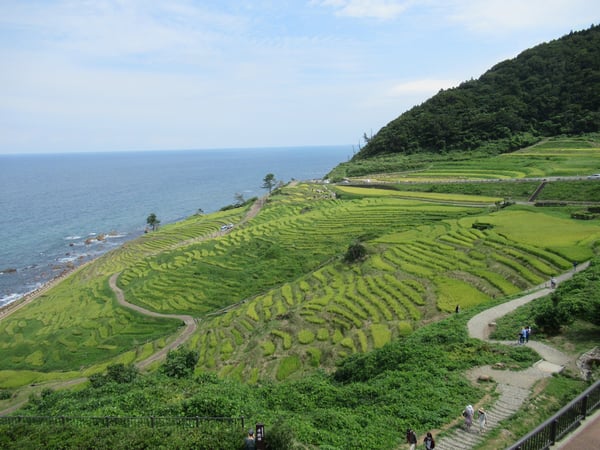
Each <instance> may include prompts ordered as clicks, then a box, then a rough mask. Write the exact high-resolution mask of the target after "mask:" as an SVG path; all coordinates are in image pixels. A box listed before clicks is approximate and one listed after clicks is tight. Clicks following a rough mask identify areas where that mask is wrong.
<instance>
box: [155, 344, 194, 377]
mask: <svg viewBox="0 0 600 450" xmlns="http://www.w3.org/2000/svg"><path fill="white" fill-rule="evenodd" d="M199 357H200V356H199V354H198V352H196V351H193V350H187V349H184V348H178V349H177V350H174V351H170V352H169V353H167V360H166V361H165V363H164V364H163V366H162V368H161V370H162V372H163V373H164V374H165V375H167V376H168V377H173V378H186V377H191V376H192V374H193V373H194V368H195V367H196V364H197V363H198V358H199Z"/></svg>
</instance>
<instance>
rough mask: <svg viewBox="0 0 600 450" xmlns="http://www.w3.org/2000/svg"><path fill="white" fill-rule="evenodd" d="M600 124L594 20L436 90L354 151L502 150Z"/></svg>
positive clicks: (599, 53)
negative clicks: (586, 26) (455, 84)
mask: <svg viewBox="0 0 600 450" xmlns="http://www.w3.org/2000/svg"><path fill="white" fill-rule="evenodd" d="M599 130H600V26H592V27H591V28H589V29H587V30H585V31H580V32H572V33H570V34H569V35H567V36H564V37H562V38H560V39H557V40H554V41H552V42H548V43H544V44H540V45H538V46H536V47H534V48H531V49H528V50H525V51H524V52H522V53H521V54H520V55H518V56H517V57H516V58H514V59H511V60H507V61H504V62H501V63H499V64H497V65H496V66H494V67H492V68H491V69H490V70H488V71H487V72H486V73H484V74H483V75H482V76H481V77H480V78H479V79H477V80H470V81H466V82H464V83H462V84H461V85H460V86H458V87H456V88H453V89H448V90H443V91H440V92H439V93H438V94H437V95H435V96H434V97H432V98H430V99H429V100H427V101H426V102H424V103H423V104H421V105H418V106H415V107H414V108H412V109H410V110H409V111H407V112H405V113H404V114H402V115H400V116H399V117H398V118H396V119H394V120H393V121H391V122H390V123H389V124H387V125H386V126H384V127H383V128H382V129H381V130H379V131H378V132H377V133H376V134H375V135H374V136H372V137H368V136H365V137H366V139H367V143H366V145H365V146H364V147H363V148H362V149H361V150H360V151H359V152H358V153H357V154H356V155H355V156H354V160H363V159H368V158H372V157H374V156H380V155H387V154H396V153H400V154H405V155H406V154H415V153H424V152H425V153H445V152H450V151H459V150H460V151H465V150H474V149H479V148H487V150H488V151H493V152H507V151H513V150H516V149H518V148H522V147H525V146H527V145H530V144H532V143H534V142H536V141H537V140H539V139H540V138H541V137H547V136H557V135H560V134H569V135H576V134H581V133H587V132H595V131H599Z"/></svg>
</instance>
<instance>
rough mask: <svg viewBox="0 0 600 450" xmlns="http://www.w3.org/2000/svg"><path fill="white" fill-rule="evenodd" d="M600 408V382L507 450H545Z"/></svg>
mask: <svg viewBox="0 0 600 450" xmlns="http://www.w3.org/2000/svg"><path fill="white" fill-rule="evenodd" d="M598 407H600V381H596V382H595V383H594V384H593V385H592V386H590V387H589V388H587V389H586V390H585V391H584V392H583V393H582V394H581V395H580V396H579V397H577V398H576V399H575V400H573V401H571V402H570V403H569V404H568V405H566V406H565V407H564V408H562V409H561V410H560V411H558V412H557V413H556V414H555V415H554V416H552V417H551V418H550V419H548V420H547V421H546V422H544V423H543V424H541V425H540V426H539V427H537V428H536V429H535V430H533V431H531V432H530V433H528V434H527V435H526V436H524V437H522V438H521V439H519V440H518V441H517V442H516V443H515V444H513V445H512V446H510V447H508V449H507V450H546V449H549V448H550V446H551V445H554V444H555V443H556V442H557V441H559V440H560V439H562V438H563V437H565V436H566V435H567V434H569V433H570V432H571V431H573V430H574V429H575V428H577V427H578V426H579V425H580V424H581V421H582V420H584V419H585V418H586V417H587V416H588V415H590V413H592V412H594V411H595V410H596V408H598Z"/></svg>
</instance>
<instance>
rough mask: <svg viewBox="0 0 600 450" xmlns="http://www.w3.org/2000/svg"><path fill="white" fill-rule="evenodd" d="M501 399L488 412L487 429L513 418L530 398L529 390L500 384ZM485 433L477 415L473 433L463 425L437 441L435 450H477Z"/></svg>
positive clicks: (498, 389)
mask: <svg viewBox="0 0 600 450" xmlns="http://www.w3.org/2000/svg"><path fill="white" fill-rule="evenodd" d="M496 389H497V391H498V392H499V393H500V397H499V398H498V400H497V401H496V403H494V405H493V406H492V407H490V408H488V409H486V411H487V425H486V429H491V428H495V427H496V426H497V425H498V423H499V422H500V421H502V420H504V419H506V418H508V417H510V416H512V415H513V414H514V413H515V412H517V410H518V409H519V408H520V407H521V405H522V404H523V403H524V402H525V400H526V399H527V397H528V396H529V393H530V391H529V389H525V388H522V387H517V386H511V385H509V384H498V386H497V387H496ZM484 434H485V430H484V431H483V433H480V432H479V422H478V421H477V413H476V414H475V417H474V418H473V425H472V426H471V431H470V432H468V431H466V430H465V429H464V427H463V426H462V425H461V426H460V427H458V428H456V429H454V430H453V431H452V432H451V434H449V435H448V436H444V437H443V438H441V439H439V440H436V444H435V448H436V449H439V450H467V449H473V448H477V444H478V443H479V442H480V441H482V440H483V435H484Z"/></svg>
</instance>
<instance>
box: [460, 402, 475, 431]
mask: <svg viewBox="0 0 600 450" xmlns="http://www.w3.org/2000/svg"><path fill="white" fill-rule="evenodd" d="M462 414H463V417H464V418H465V429H466V430H467V431H468V432H470V431H471V425H473V416H474V415H475V410H474V409H473V406H471V405H467V406H466V408H465V409H464V410H463V413H462Z"/></svg>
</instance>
